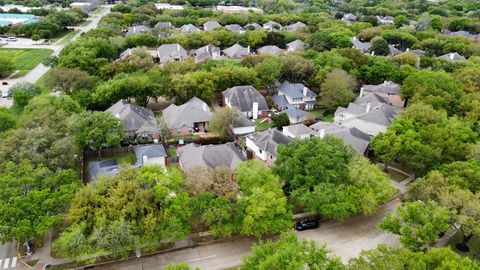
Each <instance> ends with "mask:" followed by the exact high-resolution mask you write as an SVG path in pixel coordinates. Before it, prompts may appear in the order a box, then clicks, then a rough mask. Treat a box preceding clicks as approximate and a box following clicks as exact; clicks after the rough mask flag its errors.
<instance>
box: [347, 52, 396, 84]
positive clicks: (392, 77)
mask: <svg viewBox="0 0 480 270" xmlns="http://www.w3.org/2000/svg"><path fill="white" fill-rule="evenodd" d="M357 74H358V75H357V76H356V77H357V79H358V80H361V81H364V82H365V83H369V84H380V83H382V82H383V81H394V82H401V81H402V80H403V79H404V74H403V73H402V71H401V70H400V68H399V67H398V66H397V65H396V64H395V63H393V62H392V61H389V60H388V59H385V58H383V57H378V56H374V57H372V56H370V57H369V58H368V63H367V64H366V65H363V66H361V67H360V68H359V69H358V71H357Z"/></svg>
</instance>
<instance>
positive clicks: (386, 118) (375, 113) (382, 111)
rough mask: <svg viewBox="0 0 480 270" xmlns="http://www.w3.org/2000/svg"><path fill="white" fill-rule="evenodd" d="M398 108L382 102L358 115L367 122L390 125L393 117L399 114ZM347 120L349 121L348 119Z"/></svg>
mask: <svg viewBox="0 0 480 270" xmlns="http://www.w3.org/2000/svg"><path fill="white" fill-rule="evenodd" d="M397 114H398V110H397V109H395V108H394V107H393V106H390V105H388V104H380V105H379V106H377V107H374V108H372V109H370V111H368V112H366V113H364V114H361V115H359V116H358V118H359V119H362V120H364V121H366V122H371V123H376V124H379V125H382V126H389V125H390V124H391V123H392V121H393V118H395V116H397ZM345 121H349V120H348V119H347V120H345Z"/></svg>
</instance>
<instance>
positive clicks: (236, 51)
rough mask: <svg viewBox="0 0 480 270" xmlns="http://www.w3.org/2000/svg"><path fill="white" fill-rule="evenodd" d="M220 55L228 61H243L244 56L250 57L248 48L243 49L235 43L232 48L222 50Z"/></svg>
mask: <svg viewBox="0 0 480 270" xmlns="http://www.w3.org/2000/svg"><path fill="white" fill-rule="evenodd" d="M222 53H223V54H224V55H225V56H226V57H227V58H230V59H243V58H244V57H245V56H247V55H250V46H248V47H247V48H245V47H242V46H241V45H240V44H238V43H235V44H234V45H233V46H231V47H228V48H226V49H224V50H222Z"/></svg>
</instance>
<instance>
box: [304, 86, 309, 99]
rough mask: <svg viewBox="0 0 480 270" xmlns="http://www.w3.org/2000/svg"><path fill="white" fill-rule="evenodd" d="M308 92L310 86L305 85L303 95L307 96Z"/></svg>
mask: <svg viewBox="0 0 480 270" xmlns="http://www.w3.org/2000/svg"><path fill="white" fill-rule="evenodd" d="M307 93H308V88H307V87H306V86H304V87H303V96H304V97H306V96H307Z"/></svg>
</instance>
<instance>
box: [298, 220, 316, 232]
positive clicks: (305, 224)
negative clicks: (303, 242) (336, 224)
mask: <svg viewBox="0 0 480 270" xmlns="http://www.w3.org/2000/svg"><path fill="white" fill-rule="evenodd" d="M318 226H320V224H319V223H318V221H317V220H315V219H304V220H300V221H299V222H297V223H295V230H297V231H304V230H310V229H316V228H318Z"/></svg>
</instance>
